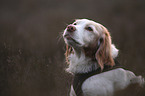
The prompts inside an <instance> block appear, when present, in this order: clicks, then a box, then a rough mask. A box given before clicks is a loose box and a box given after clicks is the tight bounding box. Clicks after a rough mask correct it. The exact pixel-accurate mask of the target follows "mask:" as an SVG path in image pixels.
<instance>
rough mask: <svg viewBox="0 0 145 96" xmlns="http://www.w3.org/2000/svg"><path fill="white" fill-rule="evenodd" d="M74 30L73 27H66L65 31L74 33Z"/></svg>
mask: <svg viewBox="0 0 145 96" xmlns="http://www.w3.org/2000/svg"><path fill="white" fill-rule="evenodd" d="M75 30H76V28H75V26H74V25H68V26H67V31H68V32H74V31H75Z"/></svg>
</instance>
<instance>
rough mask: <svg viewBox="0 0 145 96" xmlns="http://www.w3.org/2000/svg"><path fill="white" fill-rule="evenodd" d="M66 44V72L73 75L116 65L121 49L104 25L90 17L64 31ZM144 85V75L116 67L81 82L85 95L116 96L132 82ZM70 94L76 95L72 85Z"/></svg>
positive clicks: (78, 21) (79, 20) (78, 20)
mask: <svg viewBox="0 0 145 96" xmlns="http://www.w3.org/2000/svg"><path fill="white" fill-rule="evenodd" d="M63 38H64V41H65V43H66V53H65V56H66V61H67V63H69V67H68V68H67V71H68V72H69V73H72V74H74V75H75V74H84V73H89V72H91V71H94V70H97V69H98V68H100V69H101V70H104V66H105V65H108V66H112V67H113V66H114V65H115V63H114V59H115V58H116V57H117V56H118V49H117V48H116V47H115V45H114V44H112V42H111V36H110V33H109V32H108V30H107V29H106V28H105V27H104V26H103V25H101V24H99V23H96V22H94V21H92V20H88V19H77V20H76V21H75V22H74V23H73V24H70V25H68V26H67V27H66V29H65V30H64V33H63ZM134 83H138V84H140V85H141V86H143V85H144V79H143V78H142V76H136V75H135V74H134V73H133V72H131V71H128V70H124V69H123V68H116V69H112V70H110V71H106V72H101V73H99V74H96V75H93V76H90V77H89V78H87V79H86V80H85V81H84V82H83V83H82V85H81V90H82V94H83V96H113V93H114V92H115V91H117V90H121V89H124V88H126V87H127V86H128V85H130V84H134ZM70 96H76V93H75V91H74V88H73V86H71V92H70Z"/></svg>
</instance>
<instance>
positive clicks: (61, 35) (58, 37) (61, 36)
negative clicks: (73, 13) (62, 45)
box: [57, 32, 63, 44]
mask: <svg viewBox="0 0 145 96" xmlns="http://www.w3.org/2000/svg"><path fill="white" fill-rule="evenodd" d="M62 38H63V32H60V33H59V35H58V36H57V39H58V40H57V44H58V43H59V42H60V40H61V39H62Z"/></svg>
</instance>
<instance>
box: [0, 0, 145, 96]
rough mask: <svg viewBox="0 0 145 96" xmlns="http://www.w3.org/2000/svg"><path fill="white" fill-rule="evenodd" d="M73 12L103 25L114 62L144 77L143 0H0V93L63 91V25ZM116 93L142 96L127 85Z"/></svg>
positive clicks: (62, 95)
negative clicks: (114, 53) (115, 50)
mask: <svg viewBox="0 0 145 96" xmlns="http://www.w3.org/2000/svg"><path fill="white" fill-rule="evenodd" d="M76 18H89V19H93V20H95V21H97V22H99V23H101V24H103V25H105V26H106V27H107V28H108V29H109V31H110V33H111V35H112V39H113V43H115V45H116V46H117V48H119V49H120V56H119V62H120V63H121V64H122V65H123V66H124V67H125V68H127V69H129V70H131V71H133V72H135V73H136V74H137V75H143V76H144V77H145V59H144V58H145V43H144V42H145V1H144V0H1V1H0V96H67V95H68V93H69V89H70V84H71V76H70V75H69V74H67V73H66V72H65V71H64V70H65V68H66V64H65V61H64V52H65V44H64V42H63V40H62V39H60V38H61V34H62V32H63V29H64V28H65V27H66V25H67V24H68V23H71V22H72V21H73V20H74V19H76ZM132 89H134V91H132V90H128V92H126V93H124V94H123V95H118V96H145V88H144V89H141V88H138V87H137V88H132Z"/></svg>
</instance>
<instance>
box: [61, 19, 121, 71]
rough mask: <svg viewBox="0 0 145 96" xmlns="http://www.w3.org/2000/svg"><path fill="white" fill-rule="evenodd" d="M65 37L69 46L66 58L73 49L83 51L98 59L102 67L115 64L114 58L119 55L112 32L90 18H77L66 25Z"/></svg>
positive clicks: (93, 58)
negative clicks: (113, 41) (113, 42)
mask: <svg viewBox="0 0 145 96" xmlns="http://www.w3.org/2000/svg"><path fill="white" fill-rule="evenodd" d="M63 37H64V41H65V43H66V47H67V48H66V59H67V58H68V55H69V54H71V53H74V52H73V51H81V52H83V53H84V54H85V56H87V57H89V58H92V60H97V62H98V64H99V66H100V67H101V69H103V67H104V64H107V65H111V66H113V65H114V60H113V58H115V57H116V56H117V55H118V49H116V48H115V46H114V45H112V43H111V36H110V33H109V32H108V30H107V29H106V28H105V27H104V26H103V25H101V24H99V23H96V22H94V21H91V20H88V19H77V20H76V21H75V22H74V23H72V24H70V25H68V26H67V27H66V29H65V30H64V33H63ZM78 53H79V52H78Z"/></svg>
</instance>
